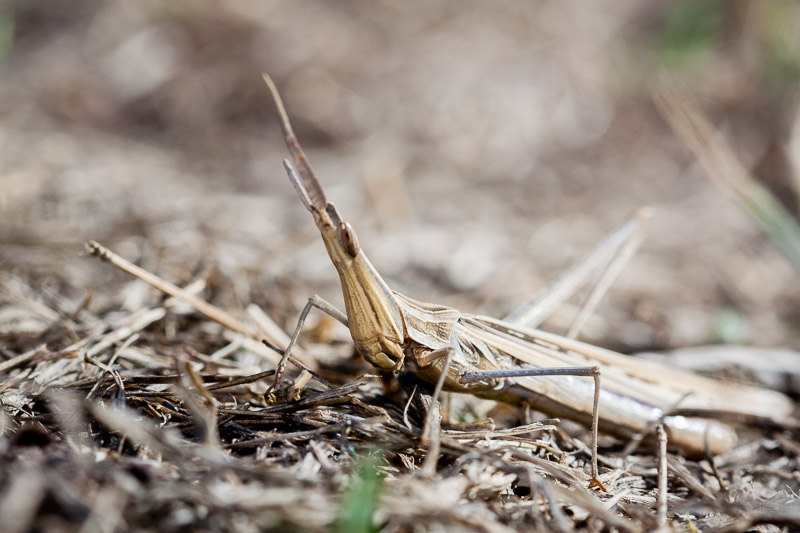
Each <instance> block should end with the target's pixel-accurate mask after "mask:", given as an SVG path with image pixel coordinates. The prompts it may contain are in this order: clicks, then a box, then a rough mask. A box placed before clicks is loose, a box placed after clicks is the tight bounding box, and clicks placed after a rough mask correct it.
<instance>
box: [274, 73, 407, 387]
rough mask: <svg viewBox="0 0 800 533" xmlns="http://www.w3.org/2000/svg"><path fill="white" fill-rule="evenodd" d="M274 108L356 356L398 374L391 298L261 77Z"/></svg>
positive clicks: (396, 313) (398, 335)
mask: <svg viewBox="0 0 800 533" xmlns="http://www.w3.org/2000/svg"><path fill="white" fill-rule="evenodd" d="M263 77H264V81H265V82H266V83H267V87H269V90H270V92H271V93H272V98H273V100H274V101H275V107H276V108H277V110H278V115H279V116H280V122H281V128H282V129H283V136H284V139H285V141H286V146H287V148H288V149H289V153H290V154H291V155H292V161H293V162H294V164H292V163H291V162H289V161H288V160H284V162H283V165H284V167H285V168H286V173H287V174H288V175H289V181H291V183H292V186H293V187H294V189H295V191H297V195H298V196H299V197H300V201H301V202H303V205H304V206H305V207H306V209H308V211H309V212H310V213H311V215H312V216H313V217H314V222H315V223H316V225H317V228H318V229H319V232H320V234H321V235H322V240H323V242H324V243H325V248H326V249H327V250H328V255H329V256H330V258H331V261H332V262H333V265H334V266H335V267H336V271H337V272H338V273H339V280H340V281H341V284H342V292H343V295H344V301H345V307H346V310H347V320H348V324H347V326H348V328H350V334H351V335H352V337H353V341H354V342H355V345H356V349H357V350H358V352H359V353H360V354H361V355H362V356H363V357H364V358H365V359H366V360H367V361H368V362H369V363H371V364H372V365H374V366H376V367H378V368H382V369H385V370H395V371H396V370H398V369H399V368H400V366H401V364H402V362H403V349H402V344H403V341H404V326H403V319H402V316H401V314H400V309H399V307H398V304H397V302H396V301H395V298H394V295H393V293H392V291H391V289H389V287H388V286H387V285H386V282H385V281H384V280H383V278H381V276H380V275H379V274H378V272H377V271H376V270H375V267H373V266H372V264H371V263H370V262H369V259H367V256H366V255H365V254H364V252H363V251H362V250H361V246H360V244H359V243H358V237H357V236H356V233H355V231H354V230H353V228H352V227H351V226H350V224H348V223H347V222H344V221H342V219H341V217H340V216H339V213H338V212H337V211H336V207H334V205H333V204H332V203H330V202H328V200H327V198H326V197H325V191H323V190H322V186H321V185H320V184H319V181H317V178H316V176H315V175H314V171H313V170H312V168H311V164H310V163H309V162H308V158H307V157H306V155H305V153H303V149H302V148H301V147H300V143H299V142H298V140H297V137H296V136H295V134H294V131H293V130H292V125H291V123H290V122H289V117H288V115H287V113H286V110H285V108H284V107H283V101H282V100H281V97H280V94H279V93H278V90H277V88H276V87H275V84H274V83H273V81H272V79H270V77H269V76H267V75H266V74H263Z"/></svg>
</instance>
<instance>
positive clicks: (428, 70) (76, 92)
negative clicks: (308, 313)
mask: <svg viewBox="0 0 800 533" xmlns="http://www.w3.org/2000/svg"><path fill="white" fill-rule="evenodd" d="M799 65H800V9H799V8H798V5H797V4H796V3H795V2H791V1H786V0H777V1H773V2H747V1H734V2H728V1H710V2H702V3H698V2H692V1H688V0H682V1H677V2H666V1H657V2H580V1H546V2H516V1H497V2H478V1H458V2H448V1H430V0H426V1H424V2H422V1H403V2H390V1H367V0H357V1H347V2H322V1H312V0H299V1H298V0H270V1H258V2H253V1H247V0H225V1H213V2H212V1H187V0H184V1H177V2H175V1H143V2H105V1H100V0H68V1H67V0H61V1H57V0H19V1H16V2H14V1H12V2H10V3H4V4H3V7H2V8H0V69H1V71H0V72H1V74H0V278H1V280H2V281H1V282H0V289H2V300H1V301H2V302H3V304H2V305H3V307H5V308H6V310H7V315H6V316H9V317H11V316H13V320H3V319H2V314H3V312H2V311H0V327H2V329H3V335H4V338H5V339H6V340H9V339H11V338H12V337H13V339H14V341H13V343H14V346H13V352H16V353H21V352H22V351H24V349H29V348H30V347H29V346H25V342H26V340H25V339H26V335H27V333H26V332H28V333H29V334H30V339H40V338H41V337H40V334H41V331H42V330H43V329H45V328H46V327H47V325H48V323H49V322H48V320H49V319H48V318H47V314H46V313H41V312H39V311H37V310H36V309H35V308H33V309H32V308H31V305H30V302H31V301H42V302H43V303H46V304H47V306H49V307H56V308H58V309H64V310H66V311H68V310H69V309H75V308H77V307H78V306H79V304H80V302H81V301H82V299H83V298H84V297H85V296H86V294H87V293H88V292H89V291H90V290H91V289H92V288H94V295H93V299H92V303H91V307H92V309H95V310H100V309H103V308H104V306H105V307H108V306H111V305H122V306H123V307H128V308H136V306H139V305H141V304H142V302H145V301H148V300H154V299H156V298H158V296H157V295H156V294H155V293H154V291H152V290H150V289H146V288H143V286H142V284H141V283H140V282H134V281H132V280H131V279H130V278H128V277H126V276H125V275H123V274H121V273H118V272H116V271H115V270H114V269H113V268H112V267H110V266H109V265H105V264H101V263H99V262H97V261H96V260H95V259H92V258H90V257H88V256H86V255H85V253H84V252H83V243H84V242H85V241H86V240H88V239H96V240H98V241H100V242H102V243H103V244H105V245H107V246H109V247H110V248H112V249H113V250H115V251H116V252H118V253H119V254H121V255H123V256H125V257H126V258H128V259H130V260H132V261H134V262H136V263H138V264H141V265H142V266H144V267H145V268H148V269H151V270H153V271H155V272H157V273H158V274H160V275H161V276H163V277H165V278H167V279H169V280H171V281H173V282H176V283H186V282H188V281H190V280H192V279H195V278H198V277H202V278H205V279H206V280H207V282H208V285H207V289H206V290H205V292H204V293H203V295H202V296H203V297H204V298H207V299H209V300H210V301H212V302H214V303H215V304H217V305H219V306H221V307H223V308H225V309H228V310H230V311H233V312H235V313H241V311H242V309H244V307H245V306H246V305H247V304H249V303H256V304H258V305H260V306H262V307H263V308H264V309H265V310H266V311H267V312H268V313H269V314H270V316H272V318H273V319H275V320H276V321H277V322H278V323H279V324H280V325H282V326H283V327H284V328H285V329H291V328H293V326H294V322H295V320H296V317H297V313H298V312H299V309H300V308H301V307H302V305H303V304H304V302H305V300H306V298H307V297H308V296H309V295H311V294H313V293H319V294H320V295H322V296H323V297H325V298H327V299H330V300H331V301H334V302H340V301H341V296H340V293H339V289H338V280H337V277H336V274H335V272H334V270H333V267H332V266H331V265H330V263H329V261H328V259H327V256H326V255H325V251H324V249H323V246H322V244H321V241H320V240H319V237H318V234H317V233H316V229H315V227H314V225H313V223H312V222H311V219H310V216H309V215H308V213H306V212H305V210H304V209H303V207H302V205H301V204H300V202H299V200H298V199H297V198H296V196H295V195H294V192H293V190H292V188H291V186H290V185H289V183H288V181H287V179H286V176H285V175H284V172H283V169H282V165H281V160H282V158H284V157H285V156H286V150H285V147H284V146H283V141H282V138H281V136H280V130H279V127H278V124H277V122H276V116H275V112H274V109H273V107H272V102H271V101H270V98H269V95H268V93H267V91H266V88H265V87H264V84H263V82H262V80H261V77H260V73H261V72H262V71H266V72H269V73H270V74H271V75H272V76H273V78H274V79H275V80H276V82H277V84H278V86H279V88H280V89H281V91H282V94H283V96H284V99H285V101H286V105H287V107H288V110H289V114H290V116H291V117H292V120H293V122H294V125H295V129H296V131H297V133H298V136H299V138H300V141H301V142H302V144H303V145H304V147H305V149H306V151H307V153H308V155H309V157H310V159H311V161H312V163H313V165H314V167H315V169H316V171H317V173H318V175H319V177H320V179H321V181H322V183H323V185H324V186H325V188H326V190H327V191H328V194H329V197H330V198H331V199H332V200H333V201H334V202H335V203H336V204H337V206H338V207H339V209H340V211H341V213H342V214H343V215H344V216H345V217H346V218H347V219H349V220H350V222H351V223H352V224H353V226H354V227H355V228H356V229H357V230H358V232H359V236H360V239H361V243H362V246H363V248H364V249H365V251H366V252H367V253H368V255H369V256H370V257H371V258H372V260H373V262H374V263H375V264H376V266H377V268H378V269H379V271H380V272H382V273H383V274H384V275H385V277H386V278H387V280H388V281H389V283H390V284H391V285H392V286H393V287H394V288H396V289H398V290H400V291H402V292H404V293H406V294H408V295H410V296H412V297H416V298H418V299H421V300H427V301H435V302H439V303H444V304H449V305H452V306H455V307H458V308H460V309H462V310H464V311H468V312H480V313H484V314H491V315H494V316H503V315H504V314H505V313H507V312H508V311H510V310H512V309H513V308H515V307H516V306H517V305H518V304H519V303H521V302H522V301H524V300H526V299H527V298H529V297H530V296H532V295H534V294H535V293H536V292H537V291H538V290H540V289H541V288H542V287H543V286H545V285H546V284H547V283H548V282H549V281H551V280H552V279H554V278H555V277H556V276H557V275H558V273H559V272H561V271H563V269H564V268H566V267H567V266H568V265H569V264H570V263H571V262H572V261H574V260H576V259H578V258H579V257H580V256H581V255H582V254H583V253H585V252H586V251H588V250H589V249H590V248H591V247H592V246H593V245H594V244H595V243H596V242H597V241H599V240H600V239H601V238H602V237H603V235H604V234H606V233H607V232H608V231H610V230H611V229H612V228H614V227H616V226H618V225H619V224H621V223H623V222H624V221H625V220H626V219H627V218H628V217H629V216H630V215H631V214H632V213H633V212H634V210H635V209H636V208H638V207H640V206H643V205H649V206H652V207H653V208H654V210H655V213H656V217H655V219H654V220H653V223H652V229H651V232H650V234H649V237H648V239H647V241H646V243H645V244H644V246H643V248H642V250H641V252H640V253H639V254H638V255H637V256H636V257H635V258H634V260H633V261H632V262H631V264H630V266H629V267H628V268H627V269H626V271H625V272H624V273H623V275H622V277H621V278H620V279H619V281H618V282H617V283H616V285H615V286H614V288H613V289H612V291H611V293H610V295H609V296H608V297H607V299H606V300H605V301H604V303H603V304H602V305H601V307H600V309H599V311H598V316H597V317H596V318H595V319H594V320H593V321H592V322H591V323H590V324H589V326H588V329H587V331H586V333H585V335H584V338H586V339H588V340H590V341H593V342H597V343H600V344H602V345H604V346H609V347H612V348H616V349H620V350H623V351H626V352H638V351H643V350H650V349H670V348H675V347H682V346H697V345H704V344H710V343H719V342H727V343H736V344H748V345H759V346H787V347H794V348H797V347H800V336H799V334H798V327H797V324H798V321H799V320H800V290H799V289H800V282H798V278H800V276H798V271H797V269H796V267H794V266H793V265H792V263H791V262H790V261H789V260H787V258H786V257H785V256H784V255H783V254H782V253H781V251H779V250H778V248H776V246H775V245H774V244H773V242H772V241H771V240H770V238H769V237H768V236H766V235H765V234H764V233H763V232H761V231H760V230H759V229H758V228H757V226H756V225H754V224H753V222H752V221H751V219H750V218H749V217H748V216H747V214H746V213H745V211H744V210H743V209H742V207H741V206H740V205H739V204H737V202H735V201H734V200H732V199H731V198H730V197H729V196H727V195H725V194H723V193H722V192H721V191H720V190H719V189H718V188H717V187H715V186H714V185H713V184H712V183H711V182H710V181H709V180H708V179H707V177H706V176H705V174H704V172H703V170H702V169H701V168H700V167H699V166H698V164H697V163H696V160H695V158H694V156H693V155H692V153H691V152H690V151H689V150H688V149H687V148H686V147H685V146H684V145H683V144H682V143H681V141H680V140H679V139H678V138H677V137H676V136H675V134H674V133H673V132H672V130H671V129H670V128H669V126H668V125H667V122H665V120H664V118H663V117H662V116H661V115H660V113H659V111H658V110H657V108H656V106H655V105H654V104H653V100H652V97H651V88H652V86H653V84H654V83H657V82H658V80H659V79H662V78H663V77H664V76H668V77H670V78H673V79H675V80H679V83H680V84H682V85H683V86H684V87H685V88H686V91H687V93H688V94H690V95H691V97H692V98H693V99H694V100H695V102H696V103H697V105H698V106H699V107H700V108H701V109H702V110H703V112H704V113H706V114H707V115H708V116H709V117H710V119H711V120H712V122H713V124H714V125H715V127H716V128H717V129H718V134H719V135H720V136H722V137H723V138H724V139H725V141H726V142H728V143H729V144H730V145H731V146H732V147H733V149H734V151H735V153H736V154H737V155H738V157H739V158H740V159H741V161H742V163H743V164H744V165H745V167H746V168H747V169H749V170H751V171H752V173H753V175H754V176H755V177H756V178H758V179H759V180H760V181H761V182H762V183H764V184H765V185H766V186H767V187H769V189H770V190H772V191H773V193H774V194H775V195H776V196H777V198H778V199H779V200H780V202H781V203H782V204H783V205H784V206H785V207H786V209H788V210H789V212H790V213H792V214H793V216H795V217H796V215H797V213H798V211H797V205H798V198H799V196H798V191H799V190H800V186H798V184H800V115H799V114H798V107H797V104H798V102H797V94H798V74H799V73H800V70H799ZM23 303H24V304H23ZM12 307H13V308H15V309H14V312H13V313H11V312H10V311H9V309H10V308H12ZM20 309H24V312H21V311H20ZM572 311H574V308H570V306H566V307H565V308H564V310H562V311H561V312H560V313H559V314H557V315H556V316H554V317H553V318H552V320H551V321H550V324H549V327H550V328H551V329H553V330H555V331H563V328H564V327H566V325H567V324H568V323H569V320H570V317H571V312H572ZM315 320H316V319H315ZM333 332H334V334H335V335H338V336H340V337H342V338H345V339H346V336H347V334H346V332H342V331H340V330H338V329H334V330H333ZM12 333H13V334H12ZM37 342H38V341H37ZM7 346H10V344H7Z"/></svg>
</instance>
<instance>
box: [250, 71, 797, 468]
mask: <svg viewBox="0 0 800 533" xmlns="http://www.w3.org/2000/svg"><path fill="white" fill-rule="evenodd" d="M263 78H264V81H265V82H266V84H267V86H268V87H269V90H270V92H271V94H272V98H273V100H274V102H275V105H276V108H277V111H278V115H279V117H280V123H281V127H282V130H283V134H284V139H285V142H286V145H287V147H288V150H289V153H290V154H291V162H290V161H289V160H288V159H287V160H284V166H285V168H286V171H287V173H288V175H289V179H290V181H291V183H292V185H293V186H294V188H295V190H296V192H297V194H298V196H299V197H300V201H301V202H302V203H303V205H304V206H305V208H306V209H307V210H308V211H309V212H310V213H311V215H312V216H313V218H314V222H315V223H316V225H317V227H318V229H319V231H320V234H321V236H322V240H323V242H324V244H325V248H326V249H327V252H328V255H329V256H330V259H331V261H332V262H333V265H334V267H335V268H336V271H337V272H338V274H339V279H340V282H341V286H342V292H343V295H344V302H345V312H342V311H340V310H338V309H336V308H335V307H334V306H333V305H331V304H329V303H328V302H326V301H325V300H323V299H322V298H320V297H319V296H314V297H312V298H310V299H309V301H308V304H307V305H306V306H305V308H304V309H303V311H302V313H301V316H300V319H299V321H298V323H297V327H296V329H295V331H294V334H293V335H292V338H291V341H290V342H289V345H288V347H287V349H286V350H285V352H284V354H283V357H282V359H281V362H280V364H279V365H278V370H277V373H276V381H275V383H278V382H279V381H280V379H281V376H282V374H283V373H284V371H285V368H286V361H287V359H288V357H289V354H290V353H291V350H292V348H293V347H294V346H295V344H296V342H297V338H298V336H299V333H300V331H301V329H302V327H303V323H304V321H305V319H306V317H307V315H308V313H309V311H310V310H311V309H312V308H313V307H317V308H319V309H321V310H322V311H324V312H326V313H328V314H330V315H331V316H333V317H334V318H336V319H337V320H339V321H340V322H342V323H344V324H345V325H346V326H347V327H348V328H349V330H350V333H351V336H352V338H353V342H354V343H355V347H356V350H357V351H358V353H360V354H361V355H362V356H363V357H364V359H366V360H367V361H368V362H369V363H371V364H372V365H374V366H375V367H377V368H379V369H381V370H383V371H387V372H395V373H397V372H398V371H399V370H400V369H405V370H407V371H409V372H411V373H412V374H414V375H415V376H416V377H418V378H420V379H421V380H423V381H426V382H428V383H431V384H435V383H437V382H439V381H440V380H442V381H443V383H444V388H445V390H449V391H455V392H463V393H469V394H473V395H476V396H479V397H482V398H488V399H492V400H499V401H504V402H508V403H512V404H522V403H527V404H528V405H530V406H531V407H532V408H534V409H536V410H538V411H542V412H544V413H547V414H549V415H552V416H558V417H565V418H569V419H572V420H575V421H578V422H581V423H584V424H586V425H591V427H592V434H593V435H592V440H593V441H592V452H593V457H592V467H591V468H592V472H591V475H592V477H593V478H594V479H596V478H597V458H596V453H597V452H596V446H597V431H598V430H600V431H604V432H608V433H610V434H613V435H617V436H620V437H624V438H631V437H634V436H635V435H637V434H640V433H643V432H647V431H652V428H653V427H654V425H655V424H656V423H657V422H659V421H661V422H662V423H663V424H664V426H665V427H666V429H667V431H668V434H669V441H670V443H671V444H672V445H673V446H675V447H677V448H679V449H681V450H683V451H684V452H685V453H690V454H699V453H703V451H704V450H708V451H709V452H710V453H712V454H716V453H720V452H722V451H725V450H728V449H730V448H731V447H733V446H734V445H735V443H736V433H735V432H734V430H733V429H732V428H731V427H730V426H728V425H726V424H724V423H721V422H718V421H716V420H713V419H712V418H703V417H702V415H703V414H704V413H705V414H707V415H709V416H714V415H717V414H719V413H729V414H744V415H750V416H754V417H765V418H770V419H781V418H784V417H787V416H788V415H789V413H790V412H791V410H792V408H793V404H792V402H791V401H790V400H789V399H788V398H787V397H786V396H784V395H782V394H781V393H778V392H776V391H771V390H766V389H761V388H757V387H752V386H743V385H738V384H736V385H734V384H729V383H725V382H722V381H718V380H715V379H711V378H707V377H702V376H699V375H695V374H691V373H687V372H683V371H680V370H676V369H672V368H669V367H666V366H661V365H656V364H654V363H650V362H646V361H641V360H637V359H634V358H631V357H628V356H624V355H621V354H618V353H615V352H612V351H609V350H605V349H603V348H599V347H596V346H593V345H590V344H586V343H583V342H579V341H576V340H572V339H570V338H567V337H561V336H558V335H554V334H551V333H546V332H544V331H540V330H537V329H534V328H530V327H526V326H525V316H524V315H525V313H524V312H523V313H515V315H516V316H517V317H519V318H512V319H511V320H509V321H503V320H498V319H494V318H489V317H485V316H479V315H471V314H467V313H462V312H461V311H458V310H456V309H453V308H450V307H447V306H443V305H436V304H429V303H424V302H420V301H417V300H414V299H412V298H409V297H407V296H405V295H403V294H400V293H398V292H396V291H393V290H392V289H391V288H390V287H389V286H388V285H387V283H386V282H385V281H384V280H383V278H382V277H381V276H380V274H379V273H378V272H377V270H376V269H375V267H374V266H373V265H372V263H370V261H369V259H368V258H367V256H366V254H365V253H364V251H363V250H362V248H361V246H360V244H359V241H358V238H357V236H356V233H355V231H354V230H353V228H352V227H351V226H350V224H348V223H347V222H345V221H344V220H342V217H341V216H340V215H339V213H338V211H337V210H336V207H334V205H333V204H332V203H330V202H328V201H327V199H326V196H325V192H324V190H323V189H322V186H321V185H320V183H319V181H318V180H317V178H316V176H315V174H314V171H313V170H312V168H311V165H310V164H309V161H308V159H307V157H306V155H305V154H304V152H303V149H302V147H301V146H300V143H299V141H298V140H297V137H296V136H295V134H294V131H293V129H292V125H291V123H290V121H289V118H288V114H287V112H286V110H285V108H284V105H283V102H282V100H281V97H280V94H279V93H278V90H277V88H276V86H275V84H274V83H273V81H272V80H271V79H270V77H269V76H268V75H266V74H264V75H263ZM601 375H602V387H600V376H601ZM586 377H592V378H593V379H592V380H588V379H586ZM682 413H691V415H692V416H684V415H683V414H682Z"/></svg>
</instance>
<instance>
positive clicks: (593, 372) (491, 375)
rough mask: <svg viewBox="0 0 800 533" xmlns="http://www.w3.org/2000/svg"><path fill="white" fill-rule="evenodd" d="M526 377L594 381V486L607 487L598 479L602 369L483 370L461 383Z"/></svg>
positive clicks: (463, 379)
mask: <svg viewBox="0 0 800 533" xmlns="http://www.w3.org/2000/svg"><path fill="white" fill-rule="evenodd" d="M526 376H586V377H591V378H592V379H594V398H593V402H592V467H591V468H592V485H596V486H598V487H600V488H601V489H602V490H603V491H605V487H603V484H602V483H601V482H600V480H599V479H598V477H597V426H598V424H599V418H600V368H599V367H596V366H586V367H564V368H511V369H504V370H483V371H478V372H470V371H468V372H464V373H463V374H462V375H461V376H460V377H459V381H460V382H461V383H473V382H476V381H485V380H487V379H502V378H518V377H526Z"/></svg>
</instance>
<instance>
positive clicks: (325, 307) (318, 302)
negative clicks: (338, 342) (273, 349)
mask: <svg viewBox="0 0 800 533" xmlns="http://www.w3.org/2000/svg"><path fill="white" fill-rule="evenodd" d="M314 307H316V308H317V309H319V310H320V311H322V312H324V313H326V314H328V315H330V316H332V317H333V318H335V319H336V320H338V321H339V322H341V323H342V324H344V325H345V326H347V315H346V314H344V313H343V312H342V311H340V310H339V309H337V308H336V306H334V305H333V304H332V303H330V302H328V301H327V300H325V299H323V298H322V297H320V296H318V295H316V294H315V295H314V296H312V297H311V298H309V299H308V302H307V303H306V305H305V307H303V311H302V312H301V313H300V318H299V319H298V320H297V326H296V327H295V328H294V333H293V334H292V338H291V339H290V340H289V344H288V346H286V350H284V352H283V355H282V356H281V360H280V361H279V362H278V367H277V369H276V370H275V379H274V380H273V382H272V385H270V386H269V388H268V389H267V391H266V392H265V393H264V394H265V395H268V394H269V393H270V392H272V391H273V390H275V388H276V387H277V386H278V384H280V382H281V380H282V379H283V374H284V372H286V362H287V361H288V360H289V355H290V354H291V353H292V348H294V345H295V344H297V339H298V337H300V332H301V331H302V330H303V325H304V324H305V322H306V318H308V313H309V312H310V311H311V309H312V308H314Z"/></svg>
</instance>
